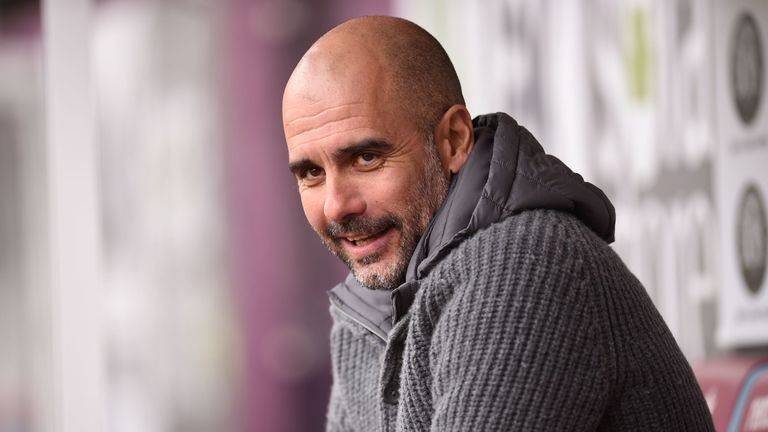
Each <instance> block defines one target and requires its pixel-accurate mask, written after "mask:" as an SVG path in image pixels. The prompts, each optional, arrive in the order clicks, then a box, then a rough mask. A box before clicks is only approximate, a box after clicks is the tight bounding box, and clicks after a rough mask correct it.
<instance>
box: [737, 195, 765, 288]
mask: <svg viewBox="0 0 768 432" xmlns="http://www.w3.org/2000/svg"><path fill="white" fill-rule="evenodd" d="M738 211H739V213H738V216H737V219H736V247H737V249H738V255H739V264H740V268H741V275H742V276H743V277H744V282H746V284H747V288H749V291H751V292H752V293H753V294H756V293H757V292H758V291H759V290H760V286H761V285H762V284H763V278H764V277H765V267H766V257H767V255H768V246H767V245H766V242H767V241H768V237H767V236H766V232H767V231H768V230H767V229H766V219H765V206H764V205H763V198H762V196H761V195H760V191H759V190H758V189H757V187H756V186H755V185H754V184H750V185H749V186H747V188H746V190H745V191H744V194H743V195H742V197H741V203H740V205H739V210H738Z"/></svg>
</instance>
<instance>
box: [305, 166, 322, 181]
mask: <svg viewBox="0 0 768 432" xmlns="http://www.w3.org/2000/svg"><path fill="white" fill-rule="evenodd" d="M321 175H323V169H322V168H318V167H314V168H310V169H308V170H307V171H306V172H305V173H304V178H306V179H310V180H311V179H315V178H317V177H320V176H321Z"/></svg>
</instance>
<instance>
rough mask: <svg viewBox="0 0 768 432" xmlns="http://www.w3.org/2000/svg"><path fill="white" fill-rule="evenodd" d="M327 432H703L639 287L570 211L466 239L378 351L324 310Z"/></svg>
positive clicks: (364, 334)
mask: <svg viewBox="0 0 768 432" xmlns="http://www.w3.org/2000/svg"><path fill="white" fill-rule="evenodd" d="M332 315H333V318H334V326H333V329H332V333H331V347H332V361H333V374H334V385H333V389H332V392H331V393H332V394H331V403H330V406H329V410H328V430H330V431H365V432H367V431H508V430H509V431H676V432H680V431H696V432H700V431H710V430H714V427H713V425H712V421H711V418H710V415H709V412H708V410H707V406H706V404H705V402H704V399H703V397H702V394H701V391H700V389H699V387H698V385H697V383H696V380H695V378H694V376H693V373H692V371H691V369H690V366H689V365H688V363H687V361H686V360H685V358H684V357H683V355H682V353H681V352H680V349H679V348H678V346H677V344H676V343H675V341H674V339H673V337H672V335H671V334H670V332H669V330H668V329H667V327H666V325H665V324H664V322H663V320H662V318H661V316H660V315H659V313H658V312H657V311H656V309H655V308H654V306H653V304H652V303H651V300H650V299H649V297H648V295H647V294H646V292H645V290H644V289H643V287H642V286H641V285H640V283H639V282H638V281H637V280H636V278H635V277H634V276H633V275H632V274H631V273H630V272H629V271H628V270H627V268H626V267H625V266H624V264H623V263H622V262H621V260H620V259H619V258H618V257H617V256H616V254H615V253H614V252H613V251H612V250H611V249H610V248H609V247H608V246H607V245H606V244H605V242H604V241H602V240H601V239H600V238H598V237H597V236H596V235H595V234H594V233H593V232H592V231H591V230H589V229H588V228H587V227H586V226H585V225H583V224H582V223H581V222H579V220H578V219H576V218H575V217H573V216H571V215H570V214H567V213H562V212H558V211H551V210H536V211H527V212H523V213H521V214H518V215H516V216H512V217H509V218H507V219H505V220H504V221H502V222H499V223H496V224H493V225H491V226H490V227H489V228H487V229H485V230H482V231H480V232H478V233H476V234H475V235H474V236H472V237H471V238H470V239H468V240H466V241H464V242H463V243H462V244H461V245H459V246H458V247H457V248H456V249H454V250H453V251H452V252H451V253H450V254H449V255H448V256H447V257H446V258H444V259H443V260H442V262H440V264H438V265H437V266H436V267H435V268H434V270H433V271H432V272H431V273H430V274H429V275H428V276H427V277H426V278H425V279H423V280H422V281H420V289H419V291H418V293H417V295H416V298H415V300H414V303H413V305H412V307H411V308H410V310H409V312H408V313H407V314H406V315H405V316H404V317H403V318H402V319H401V320H400V321H399V322H398V323H397V324H396V325H395V327H394V328H393V329H392V331H391V332H390V333H389V338H388V340H387V341H386V342H384V341H382V340H381V339H380V338H378V337H376V336H375V335H373V334H372V333H370V332H369V331H368V330H366V329H365V328H363V327H362V326H360V325H359V324H358V323H357V322H355V321H354V320H352V319H350V318H348V317H347V316H346V315H345V314H344V313H343V312H341V311H339V310H337V309H336V308H335V307H332Z"/></svg>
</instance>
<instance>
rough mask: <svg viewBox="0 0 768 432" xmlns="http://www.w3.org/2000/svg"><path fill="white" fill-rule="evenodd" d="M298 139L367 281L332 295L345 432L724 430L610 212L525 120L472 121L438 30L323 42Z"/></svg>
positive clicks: (332, 229) (293, 163) (304, 90)
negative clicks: (617, 236)
mask: <svg viewBox="0 0 768 432" xmlns="http://www.w3.org/2000/svg"><path fill="white" fill-rule="evenodd" d="M489 55H493V53H489ZM510 73H514V72H513V71H510ZM283 126H284V129H285V136H286V140H287V144H288V155H289V163H290V168H291V170H292V172H293V173H294V174H295V176H296V178H297V181H298V186H299V192H300V196H301V202H302V205H303V208H304V212H305V214H306V217H307V220H308V221H309V223H310V224H311V225H312V227H313V228H314V229H315V231H316V232H317V233H318V235H319V236H320V238H321V239H322V240H323V242H324V243H325V244H326V245H327V246H328V248H329V249H330V250H331V251H332V252H333V253H334V254H336V255H337V256H338V257H339V258H341V259H342V260H343V261H344V262H345V263H346V264H347V265H348V266H349V268H350V269H351V275H350V276H349V277H347V279H346V281H345V282H344V283H342V284H340V285H339V286H337V287H335V288H334V289H333V290H332V291H331V292H330V297H331V303H332V305H331V314H332V316H333V319H334V325H333V329H332V333H331V350H332V361H333V378H334V383H333V388H332V390H331V401H330V406H329V408H328V419H327V420H328V424H327V428H328V430H333V431H336V430H339V431H392V430H394V431H422V430H434V431H502V430H504V431H506V430H521V431H564V430H569V431H570V430H579V431H592V430H601V431H602V430H621V431H697V432H698V431H707V430H714V428H713V426H712V422H711V418H710V416H709V413H708V410H707V406H706V404H705V402H704V399H703V397H702V395H701V391H700V389H699V387H698V385H697V383H696V380H695V378H694V376H693V374H692V372H691V369H690V367H689V365H688V363H687V362H686V360H685V358H684V357H683V355H682V353H681V352H680V350H679V348H678V346H677V344H676V343H675V341H674V339H673V338H672V336H671V334H670V332H669V330H668V329H667V328H666V326H665V324H664V322H663V320H662V318H661V316H660V315H659V314H658V312H657V311H656V310H655V308H654V307H653V305H652V303H651V301H650V299H649V298H648V296H647V294H646V292H645V290H644V289H643V287H642V286H641V285H640V283H639V282H638V281H637V280H636V279H635V278H634V277H633V275H632V274H631V273H630V272H629V271H628V270H627V269H626V267H625V266H624V265H623V263H622V262H621V260H620V259H619V258H618V257H617V256H616V254H615V253H614V252H613V251H612V250H611V249H610V248H609V247H608V243H609V242H611V241H613V229H614V210H613V206H612V205H611V204H610V202H609V201H608V199H607V198H606V197H605V195H604V194H603V193H602V192H601V191H600V190H599V189H598V188H596V187H595V186H593V185H591V184H589V183H586V182H584V181H583V180H582V178H581V177H580V176H579V175H577V174H574V173H573V172H571V171H570V170H569V169H568V168H567V167H566V166H565V165H563V164H562V163H561V162H560V161H559V160H558V159H556V158H554V157H552V156H548V155H546V154H545V153H544V151H543V150H542V148H541V146H540V145H539V144H538V143H537V142H536V140H535V139H534V138H533V136H532V135H531V134H530V133H529V132H528V131H527V130H525V129H524V128H523V127H521V126H519V125H518V124H517V123H516V122H515V121H514V120H513V119H512V118H511V117H509V116H507V115H505V114H501V113H498V114H492V115H486V116H480V117H478V118H476V119H474V120H471V117H470V115H469V112H468V111H467V109H466V107H465V104H464V99H463V96H462V93H461V87H460V85H459V81H458V78H457V77H456V72H455V71H454V68H453V66H452V64H451V62H450V60H449V58H448V56H447V55H446V53H445V52H444V50H443V49H442V47H441V46H440V44H439V43H438V42H437V41H436V40H435V39H434V38H433V37H432V36H430V35H429V34H428V33H427V32H425V31H424V30H423V29H421V28H420V27H418V26H416V25H415V24H413V23H410V22H408V21H405V20H402V19H397V18H391V17H364V18H357V19H353V20H351V21H348V22H346V23H344V24H341V25H340V26H338V27H336V28H334V29H333V30H331V31H330V32H328V33H327V34H325V35H324V36H322V37H321V38H320V39H319V40H318V41H317V42H316V43H315V44H314V45H313V46H312V47H311V48H310V49H309V51H308V52H307V53H306V54H305V55H304V57H303V58H302V59H301V61H300V62H299V64H298V65H297V66H296V69H295V70H294V72H293V74H292V75H291V78H290V80H289V82H288V84H287V86H286V89H285V94H284V97H283Z"/></svg>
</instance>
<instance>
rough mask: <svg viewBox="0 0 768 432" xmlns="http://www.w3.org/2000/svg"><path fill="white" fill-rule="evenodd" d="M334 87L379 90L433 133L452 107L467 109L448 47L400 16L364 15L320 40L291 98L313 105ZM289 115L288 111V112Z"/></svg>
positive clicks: (289, 89)
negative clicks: (298, 98) (324, 91)
mask: <svg viewBox="0 0 768 432" xmlns="http://www.w3.org/2000/svg"><path fill="white" fill-rule="evenodd" d="M333 86H348V87H356V88H360V89H362V90H365V86H368V87H370V86H375V87H376V89H375V90H376V92H377V94H378V96H379V99H382V98H383V99H384V100H379V101H378V102H379V103H381V104H386V105H387V108H389V109H392V110H398V111H401V112H402V113H403V114H405V115H407V116H408V117H409V118H410V119H412V121H414V122H415V124H416V126H417V128H419V129H420V130H421V131H423V132H424V133H426V134H431V133H432V131H433V129H434V127H435V125H436V124H437V123H438V121H439V120H440V117H441V116H442V114H443V113H444V112H445V111H446V110H447V109H448V108H450V107H451V106H452V105H455V104H460V105H464V104H465V103H464V97H463V95H462V92H461V85H460V83H459V79H458V77H457V75H456V70H455V69H454V67H453V64H452V63H451V60H450V59H449V58H448V55H447V54H446V52H445V50H444V49H443V47H442V46H441V45H440V43H439V42H438V41H437V39H435V38H434V37H433V36H432V35H430V34H429V33H428V32H427V31H426V30H424V29H423V28H421V27H419V26H418V25H416V24H414V23H412V22H410V21H407V20H404V19H401V18H394V17H384V16H372V17H359V18H354V19H351V20H349V21H346V22H344V23H342V24H340V25H339V26H337V27H335V28H333V29H332V30H330V31H329V32H328V33H326V34H325V35H323V36H322V37H321V38H320V39H318V40H317V42H315V44H314V45H312V47H311V48H310V49H309V50H308V51H307V53H306V54H305V55H304V57H303V58H302V59H301V61H300V62H299V64H298V65H297V66H296V69H295V70H294V72H293V74H292V75H291V78H290V80H289V81H288V85H287V86H286V90H285V96H284V107H283V109H284V110H285V108H286V107H285V105H286V100H287V99H288V98H295V97H301V98H302V99H305V100H306V101H307V102H310V103H311V102H312V101H314V100H317V99H318V98H320V97H322V96H321V94H322V93H320V92H319V91H321V90H326V89H328V88H332V87H333ZM284 114H285V112H284Z"/></svg>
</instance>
